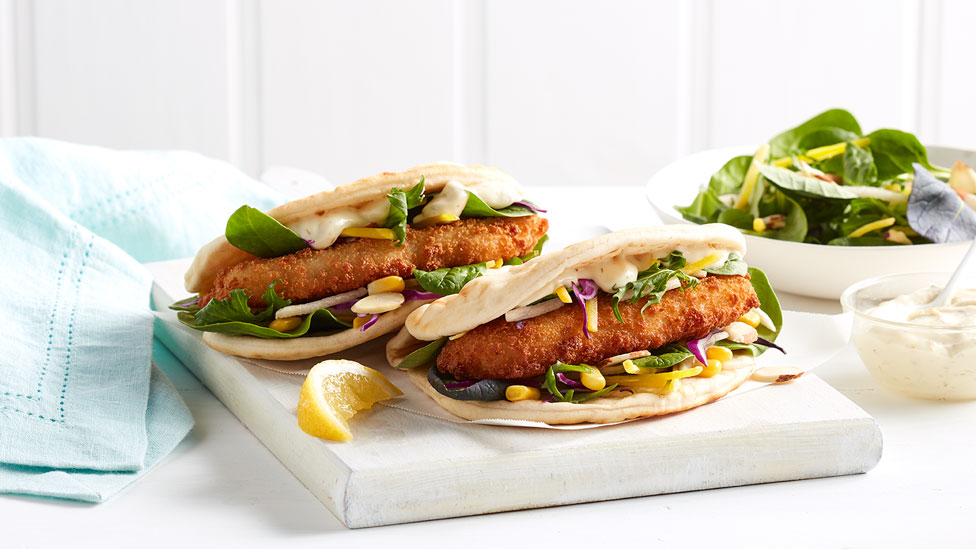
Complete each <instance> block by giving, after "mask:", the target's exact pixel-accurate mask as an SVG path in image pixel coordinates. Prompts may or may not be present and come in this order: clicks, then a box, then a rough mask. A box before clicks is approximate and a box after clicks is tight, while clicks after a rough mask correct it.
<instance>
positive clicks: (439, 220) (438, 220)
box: [412, 213, 460, 229]
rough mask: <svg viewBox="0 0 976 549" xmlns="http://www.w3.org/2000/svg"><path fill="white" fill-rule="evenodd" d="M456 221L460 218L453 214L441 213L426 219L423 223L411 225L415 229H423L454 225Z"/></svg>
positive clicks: (418, 222)
mask: <svg viewBox="0 0 976 549" xmlns="http://www.w3.org/2000/svg"><path fill="white" fill-rule="evenodd" d="M458 219H460V218H459V217H458V216H456V215H454V214H449V213H442V214H437V215H435V216H431V217H428V218H427V219H424V220H423V221H417V222H415V223H412V225H413V227H414V228H415V229H423V228H424V227H430V226H431V225H446V224H447V223H454V222H455V221H457V220H458Z"/></svg>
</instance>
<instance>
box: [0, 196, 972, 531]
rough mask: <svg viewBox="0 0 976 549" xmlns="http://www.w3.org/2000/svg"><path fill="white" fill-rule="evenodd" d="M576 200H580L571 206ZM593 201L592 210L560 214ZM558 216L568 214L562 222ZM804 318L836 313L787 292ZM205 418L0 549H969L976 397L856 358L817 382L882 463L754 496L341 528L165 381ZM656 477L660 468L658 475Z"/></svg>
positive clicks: (618, 202)
mask: <svg viewBox="0 0 976 549" xmlns="http://www.w3.org/2000/svg"><path fill="white" fill-rule="evenodd" d="M530 194H531V198H532V199H534V200H535V201H537V202H538V203H539V204H541V205H544V206H545V207H548V208H549V209H550V212H551V216H550V217H551V218H552V219H553V222H554V223H556V222H569V221H573V220H578V221H579V222H580V223H586V224H591V225H592V224H597V223H600V222H601V220H602V219H606V220H608V221H606V223H611V221H609V220H612V219H614V218H619V216H640V217H641V218H643V219H646V220H647V222H648V223H650V222H653V221H654V217H653V214H652V213H650V208H649V207H647V206H646V202H645V201H644V199H643V189H641V188H638V187H605V188H603V189H601V190H599V191H597V190H594V189H586V190H582V189H565V188H564V189H539V190H532V192H531V193H530ZM573 196H585V200H576V201H573V200H572V199H571V198H572V197H573ZM574 205H576V206H577V208H579V206H582V205H585V208H586V212H587V215H586V216H585V217H584V216H582V215H575V216H569V217H567V216H565V211H566V209H567V208H569V207H572V206H574ZM560 210H562V211H563V212H564V213H563V214H559V213H557V212H559V211H560ZM781 299H782V301H783V302H784V305H785V306H786V307H788V308H791V309H795V310H807V311H814V312H825V313H829V312H837V311H838V310H839V307H838V306H837V305H836V304H834V303H832V302H823V301H817V300H810V299H805V298H801V297H796V296H788V295H783V296H781ZM167 374H168V375H169V376H170V379H171V380H172V381H173V383H174V384H175V385H176V387H177V388H178V389H179V390H180V392H181V394H182V395H183V396H184V398H185V399H186V401H187V404H188V405H189V406H190V408H191V410H192V411H193V415H194V417H195V418H196V421H197V426H196V428H195V429H194V431H193V432H192V433H191V434H190V436H189V437H188V438H187V439H186V440H185V441H184V442H183V443H182V444H181V445H180V446H179V447H178V448H177V449H176V450H175V451H174V452H173V453H172V455H170V456H169V457H167V458H166V459H165V460H164V461H163V462H162V463H161V464H160V465H159V466H158V467H157V468H156V470H154V471H152V472H150V473H149V474H148V475H147V476H146V477H145V478H144V479H143V480H141V481H140V482H138V483H136V484H135V485H133V486H131V487H130V488H129V489H128V490H126V491H125V492H123V493H121V494H120V495H118V496H117V497H115V498H114V499H112V500H110V501H109V502H107V503H103V504H101V505H97V506H93V505H88V504H80V503H72V502H57V501H52V500H42V499H36V498H29V497H12V496H2V497H0V546H2V547H41V546H43V547H47V546H54V545H55V544H58V545H60V546H71V547H76V546H106V545H107V546H118V545H127V546H131V545H132V543H134V542H138V543H139V544H140V545H142V546H150V547H176V546H198V545H203V544H216V545H217V546H219V547H225V546H233V547H252V546H253V547H259V546H268V545H270V544H282V545H284V544H287V545H295V546H308V547H317V548H321V547H336V546H345V545H348V546H356V547H372V546H380V545H381V544H385V545H386V546H388V547H415V546H428V547H429V546H458V545H463V546H465V547H503V546H528V547H542V546H546V547H549V546H566V547H572V546H577V545H580V544H582V543H583V542H587V543H593V544H614V545H627V546H642V547H646V546H662V547H663V546H682V547H688V546H702V547H716V546H736V547H737V546H769V547H787V546H788V547H828V546H830V547H834V546H845V547H872V546H874V547H881V546H884V547H919V546H926V547H950V546H951V547H967V546H968V547H972V546H974V544H976V529H974V527H973V525H972V516H973V515H974V514H976V497H974V495H973V493H974V491H976V443H974V442H973V438H974V437H973V432H974V426H976V402H971V403H933V402H925V401H916V400H911V399H907V398H903V397H900V396H897V395H894V394H891V393H888V392H886V391H885V390H883V389H881V388H880V387H879V386H878V385H877V384H876V383H875V382H874V381H873V379H872V378H871V377H870V376H869V375H868V373H867V371H866V370H864V368H863V366H861V365H860V363H859V361H858V359H857V357H856V356H855V355H854V354H853V352H852V351H850V350H848V351H845V352H844V353H843V354H842V355H840V356H839V357H837V358H836V359H835V360H834V361H832V362H830V363H828V364H827V365H824V366H822V367H820V368H818V369H817V374H818V375H819V376H820V377H821V378H822V379H824V380H826V381H827V382H829V383H830V384H831V385H833V386H834V387H835V388H837V389H838V390H840V391H841V392H842V393H843V394H845V395H846V396H847V397H848V398H850V399H851V400H853V401H854V402H855V403H856V404H858V405H859V406H861V407H862V408H864V409H865V410H866V411H867V412H869V413H870V414H871V415H872V416H874V417H875V418H876V419H877V421H878V423H879V424H880V426H881V429H882V431H883V434H884V454H883V456H882V458H881V462H880V463H879V464H878V466H877V467H876V468H875V469H873V470H872V471H871V472H869V473H868V474H865V475H857V476H848V477H835V478H827V479H819V480H807V481H799V482H789V483H778V484H767V485H757V486H746V487H739V488H727V489H721V490H708V491H702V492H690V493H681V494H671V495H663V496H655V497H648V498H637V499H628V500H618V501H609V502H601V503H591V504H584V505H574V506H568V507H556V508H548V509H537V510H530V511H519V512H510V513H501V514H495V515H487V516H478V517H467V518H458V519H449V520H441V521H433V522H423V523H414V524H404V525H397V526H387V527H380V528H368V529H361V530H347V529H346V528H345V527H344V526H342V525H341V524H340V523H339V522H338V520H336V518H335V517H333V515H332V514H331V513H330V512H329V511H328V510H327V509H326V508H325V507H323V506H322V505H321V504H319V502H318V501H317V500H316V499H315V498H314V497H313V496H312V495H311V494H310V493H309V492H308V491H307V490H306V489H305V488H304V487H303V486H302V485H301V484H300V483H299V482H298V480H296V479H295V478H294V477H293V476H292V475H291V473H289V472H288V471H287V470H286V469H285V468H284V467H283V466H282V465H281V464H280V463H279V462H278V461H277V460H276V459H275V457H274V456H273V455H271V453H270V452H269V451H267V450H266V449H265V448H264V446H262V445H261V443H260V442H259V441H258V440H257V439H255V438H254V437H253V436H252V435H251V434H250V433H249V432H248V431H247V429H245V428H244V427H243V426H242V425H241V424H240V423H239V422H238V421H237V419H236V418H235V417H234V416H233V415H232V414H231V413H230V412H229V411H227V409H226V408H224V406H223V405H222V404H221V403H220V402H219V401H218V400H217V399H216V398H214V397H213V395H211V394H210V392H209V391H208V390H207V389H206V388H204V387H203V386H202V385H201V384H200V383H199V382H198V381H197V380H196V379H195V378H194V377H193V376H192V375H191V374H189V373H188V372H187V371H186V370H184V369H182V368H179V369H175V370H173V369H171V370H170V371H167ZM649 466H653V464H649Z"/></svg>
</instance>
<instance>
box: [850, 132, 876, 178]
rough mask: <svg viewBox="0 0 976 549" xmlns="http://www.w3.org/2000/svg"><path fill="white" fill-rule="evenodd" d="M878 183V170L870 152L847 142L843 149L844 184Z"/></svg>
mask: <svg viewBox="0 0 976 549" xmlns="http://www.w3.org/2000/svg"><path fill="white" fill-rule="evenodd" d="M877 182H878V168H877V166H875V165H874V156H872V155H871V151H869V150H867V149H862V148H861V147H858V146H857V145H855V144H854V143H853V142H848V143H847V147H846V148H844V184H845V185H874V184H876V183H877Z"/></svg>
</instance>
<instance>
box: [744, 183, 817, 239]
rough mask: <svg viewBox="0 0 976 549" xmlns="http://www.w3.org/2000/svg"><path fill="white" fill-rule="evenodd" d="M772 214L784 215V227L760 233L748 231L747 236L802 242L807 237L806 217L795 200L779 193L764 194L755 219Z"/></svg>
mask: <svg viewBox="0 0 976 549" xmlns="http://www.w3.org/2000/svg"><path fill="white" fill-rule="evenodd" d="M773 214H783V215H785V216H786V226H785V227H783V228H782V229H770V230H766V231H763V232H762V233H756V232H753V231H751V230H750V231H747V234H751V235H754V236H762V237H765V238H774V239H776V240H787V241H790V242H803V240H804V239H805V238H806V236H807V215H806V213H805V212H804V211H803V208H802V207H800V204H799V203H798V202H797V201H796V200H794V199H793V198H792V197H790V196H788V195H787V194H786V193H783V192H780V191H775V192H769V193H766V194H765V195H764V196H763V199H762V201H761V202H760V203H759V215H758V216H756V217H766V216H768V215H773ZM751 228H752V227H751V224H750V229H751Z"/></svg>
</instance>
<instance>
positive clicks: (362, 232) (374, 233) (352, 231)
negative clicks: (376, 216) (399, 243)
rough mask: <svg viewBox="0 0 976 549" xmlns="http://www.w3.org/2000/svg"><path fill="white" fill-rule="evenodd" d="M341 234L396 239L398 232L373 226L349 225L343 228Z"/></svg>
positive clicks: (377, 238) (355, 236)
mask: <svg viewBox="0 0 976 549" xmlns="http://www.w3.org/2000/svg"><path fill="white" fill-rule="evenodd" d="M339 236H349V237H352V238H373V239H376V240H396V233H394V232H393V229H377V228H373V227H349V228H347V229H342V232H341V233H339Z"/></svg>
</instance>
